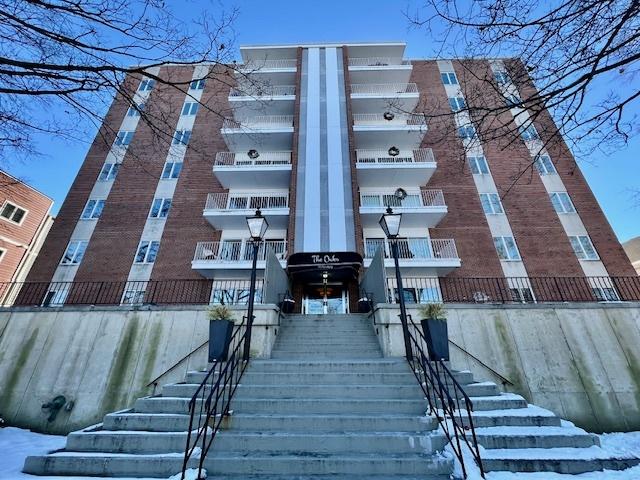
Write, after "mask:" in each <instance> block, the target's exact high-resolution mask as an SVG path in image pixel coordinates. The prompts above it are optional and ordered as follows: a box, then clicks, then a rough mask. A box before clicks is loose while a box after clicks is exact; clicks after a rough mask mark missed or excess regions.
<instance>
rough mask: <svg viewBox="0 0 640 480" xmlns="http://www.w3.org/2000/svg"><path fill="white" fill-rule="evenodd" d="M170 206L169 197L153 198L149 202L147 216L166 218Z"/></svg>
mask: <svg viewBox="0 0 640 480" xmlns="http://www.w3.org/2000/svg"><path fill="white" fill-rule="evenodd" d="M170 208H171V199H170V198H154V199H153V203H152V204H151V211H150V212H149V217H151V218H166V217H167V215H169V209H170Z"/></svg>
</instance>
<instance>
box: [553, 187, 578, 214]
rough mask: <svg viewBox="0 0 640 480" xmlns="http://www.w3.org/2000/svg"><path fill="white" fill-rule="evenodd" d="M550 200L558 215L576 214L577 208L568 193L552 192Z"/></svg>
mask: <svg viewBox="0 0 640 480" xmlns="http://www.w3.org/2000/svg"><path fill="white" fill-rule="evenodd" d="M549 198H550V199H551V204H552V205H553V209H554V210H555V211H556V213H576V208H575V207H574V206H573V202H572V201H571V198H569V194H568V193H567V192H552V193H550V194H549Z"/></svg>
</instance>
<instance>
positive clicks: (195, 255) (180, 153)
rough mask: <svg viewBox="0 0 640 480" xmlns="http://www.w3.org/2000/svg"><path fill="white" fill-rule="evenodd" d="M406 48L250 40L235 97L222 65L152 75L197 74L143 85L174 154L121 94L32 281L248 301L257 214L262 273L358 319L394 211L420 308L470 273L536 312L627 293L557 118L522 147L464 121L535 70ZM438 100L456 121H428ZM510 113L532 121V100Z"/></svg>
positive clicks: (605, 228) (125, 297)
mask: <svg viewBox="0 0 640 480" xmlns="http://www.w3.org/2000/svg"><path fill="white" fill-rule="evenodd" d="M404 48H405V45H404V44H402V43H371V44H348V45H343V44H327V45H293V46H292V45H285V46H247V47H242V48H241V53H242V60H243V65H242V66H240V67H239V68H238V69H237V70H236V71H235V74H236V77H235V78H236V82H237V84H236V86H235V87H230V86H228V84H225V83H222V82H216V81H214V80H213V79H207V80H206V81H205V80H201V79H204V78H205V77H207V74H208V72H209V68H210V67H209V66H207V65H199V66H196V67H195V68H194V67H163V68H156V69H153V70H150V72H149V73H150V74H151V75H157V76H159V77H161V78H168V77H169V76H171V77H172V78H173V79H175V78H179V79H182V80H183V81H186V82H187V84H188V82H189V81H191V84H190V85H189V89H188V91H186V92H185V93H180V92H176V91H175V90H171V91H169V90H170V89H168V87H167V86H165V85H163V84H162V83H158V84H154V82H153V81H152V80H150V79H147V78H145V79H130V82H131V85H132V89H133V90H135V93H134V99H135V103H136V104H138V105H145V108H149V106H152V105H153V104H154V101H156V102H162V106H161V107H162V108H164V109H165V111H166V113H167V117H168V118H169V121H170V122H171V125H172V126H173V127H172V128H174V130H173V131H172V132H170V134H171V135H173V141H172V142H168V143H167V145H164V146H163V144H161V143H154V144H153V146H152V147H149V146H148V145H149V138H150V137H151V136H152V135H153V132H152V131H151V129H150V127H149V126H148V125H147V124H146V123H144V122H141V121H140V116H139V114H137V111H136V109H135V108H131V104H130V102H129V101H127V100H125V99H124V98H121V97H118V98H116V99H115V100H114V102H113V104H112V106H111V108H110V110H109V112H108V114H107V116H106V118H105V122H104V125H103V127H102V129H101V132H100V134H99V135H98V136H97V137H96V140H95V141H94V143H93V145H92V147H91V149H90V150H89V153H88V154H87V157H86V159H85V161H84V163H83V165H82V167H81V169H80V171H79V173H78V176H77V178H76V180H75V182H74V183H73V186H72V187H71V190H70V192H69V194H68V196H67V198H66V200H65V202H64V204H63V205H62V208H61V210H60V214H59V216H58V219H57V221H56V223H55V225H54V226H53V228H52V231H51V233H50V235H49V237H48V239H47V241H46V243H45V245H44V247H43V255H41V256H40V257H39V258H38V260H37V261H36V263H35V265H34V267H33V269H32V271H31V272H30V274H29V278H28V279H29V281H31V282H40V283H39V285H41V286H40V287H39V290H38V293H37V297H38V301H39V302H40V301H42V302H51V301H53V302H55V303H74V302H75V303H82V301H81V300H78V299H79V298H84V297H83V296H84V295H85V293H86V292H87V291H90V292H93V293H92V294H95V296H96V297H95V298H96V302H98V303H100V302H102V303H114V302H115V303H118V302H123V303H138V302H144V301H154V302H162V301H163V300H164V299H163V297H162V295H160V296H158V295H155V296H154V297H153V298H150V286H151V285H153V287H154V288H156V287H157V286H158V285H160V284H163V285H168V281H169V280H184V281H186V280H190V281H192V282H191V284H190V285H191V287H189V288H191V289H195V290H196V291H197V295H196V296H198V297H199V298H200V300H202V298H204V299H208V300H211V301H214V302H216V301H227V302H242V301H243V300H246V296H247V288H248V286H247V285H248V278H249V271H250V266H251V255H250V249H249V248H248V241H247V239H248V231H247V228H246V220H245V218H246V217H247V216H248V215H253V214H254V213H255V210H256V209H258V208H259V209H260V210H261V212H262V214H263V215H264V216H265V217H266V218H267V221H268V223H269V229H268V231H267V233H266V237H265V241H264V245H263V246H262V247H261V248H260V250H259V261H258V269H259V278H260V276H261V275H262V272H263V271H264V268H265V264H266V260H265V259H266V256H267V254H266V252H269V251H272V252H274V253H275V255H276V257H277V258H278V260H279V261H280V263H281V265H282V267H283V268H287V269H288V272H289V275H290V279H291V282H292V285H291V290H292V294H293V295H294V296H295V298H296V300H297V301H298V302H299V303H298V305H300V308H302V309H303V310H304V311H307V312H315V311H320V310H321V309H322V308H324V309H325V310H326V309H327V305H328V306H329V310H331V311H333V312H340V311H346V310H348V309H349V308H350V307H351V308H352V309H353V308H354V302H355V301H357V298H358V296H359V294H360V293H359V292H358V289H357V278H358V276H359V275H362V272H363V271H364V270H365V269H366V268H367V267H368V265H369V264H370V262H371V261H372V257H373V256H374V254H375V252H376V251H377V250H378V249H379V248H381V249H382V250H383V253H384V255H385V257H386V259H385V266H386V267H387V269H388V270H389V272H391V271H392V267H393V260H392V259H391V258H390V253H389V245H388V241H387V240H386V239H385V236H384V234H383V232H382V229H381V228H380V227H379V225H378V220H379V218H380V216H381V215H382V214H383V213H384V212H385V209H386V207H387V206H391V207H393V208H394V211H396V212H398V213H402V214H403V219H402V227H401V232H400V236H401V240H400V242H399V253H400V265H401V268H402V271H403V276H404V278H405V296H407V298H408V299H409V300H412V301H427V300H434V299H435V300H440V299H442V296H443V292H442V288H441V285H440V284H439V283H438V279H442V278H446V279H463V278H471V277H472V278H478V277H481V278H483V279H497V280H498V281H499V282H502V283H501V284H504V285H506V288H507V293H508V295H512V296H513V297H514V298H515V299H522V300H530V299H531V298H535V297H536V296H537V295H540V292H537V291H536V287H535V285H534V284H536V282H539V279H544V278H551V277H572V278H581V279H583V280H585V279H591V278H596V277H597V278H598V283H597V284H596V283H593V282H592V281H591V280H585V281H587V282H592V283H587V285H589V286H590V288H589V290H590V292H589V295H592V296H593V297H594V299H597V300H615V299H617V297H618V295H619V292H618V289H617V288H616V285H615V283H614V282H613V280H607V279H613V278H617V277H626V276H631V275H635V272H634V270H633V268H632V266H631V264H630V262H629V260H628V258H627V256H626V255H625V252H624V251H623V249H622V247H621V245H620V244H619V242H618V240H617V238H616V236H615V234H614V232H613V230H612V229H611V227H610V225H609V223H608V222H607V219H606V218H605V216H604V214H603V213H602V210H601V209H600V207H599V205H598V203H597V201H596V199H595V198H594V196H593V194H592V192H591V190H590V189H589V186H588V185H587V183H586V181H585V179H584V177H583V176H582V174H581V172H580V170H579V169H578V168H576V165H575V161H574V159H573V157H572V155H571V153H570V151H569V150H568V148H567V147H566V145H565V144H564V143H562V142H549V143H547V142H546V141H545V140H546V139H545V135H549V132H552V131H553V129H555V125H554V124H553V121H552V119H551V116H550V115H549V114H548V113H546V112H544V114H543V115H541V116H539V117H538V118H537V119H536V122H535V123H534V127H530V128H527V129H521V130H522V131H521V136H520V137H519V138H517V139H515V141H514V142H510V143H509V144H508V145H506V146H505V145H502V144H500V143H499V142H498V141H492V140H487V141H485V140H483V138H482V137H481V136H478V135H477V134H476V132H475V130H474V128H473V125H474V118H473V117H472V116H471V115H470V113H469V111H468V110H466V109H464V108H461V106H463V105H464V104H465V101H466V99H465V92H468V91H471V90H472V89H473V87H479V86H481V83H480V82H479V81H478V78H481V77H483V76H485V77H490V78H492V79H494V81H495V85H496V88H495V89H487V92H486V99H488V101H492V102H503V101H504V98H500V94H502V95H503V96H505V97H507V96H509V95H515V96H516V97H517V96H519V95H522V96H523V98H526V97H524V95H523V94H525V93H526V92H524V91H522V90H526V89H531V88H532V87H531V85H530V84H525V85H515V84H514V83H513V82H511V81H510V77H509V74H508V67H509V65H513V64H516V65H517V63H518V62H516V61H513V60H486V61H478V60H473V61H471V60H469V61H467V60H453V61H435V60H405V59H404V58H403V57H404ZM215 68H220V67H215ZM468 72H473V73H474V75H469V73H468ZM232 78H233V77H232ZM474 82H475V83H474ZM256 85H257V86H256ZM185 90H187V89H185ZM425 105H428V106H429V109H430V115H435V116H438V115H444V114H448V115H449V116H445V117H443V118H446V119H448V120H445V121H444V123H446V122H449V123H450V125H449V126H450V127H451V128H450V129H449V130H447V129H446V128H445V127H446V125H444V126H443V124H442V122H441V124H440V125H435V124H431V122H428V121H427V118H428V117H427V116H425V115H424V113H423V111H424V106H425ZM452 109H453V111H454V112H456V111H458V110H459V111H458V112H457V113H455V114H452ZM220 112H227V113H228V114H226V115H221V114H220ZM518 113H520V114H519V115H516V114H518ZM508 115H512V117H513V118H511V119H509V118H507V120H508V121H512V122H519V123H521V122H523V121H524V120H523V119H526V113H524V114H523V113H522V111H521V109H520V107H519V106H517V105H514V106H513V107H512V109H511V113H508ZM513 115H515V116H513ZM429 118H432V117H431V116H430V117H429ZM515 126H516V127H518V126H519V125H518V124H516V125H515ZM103 138H107V139H109V141H108V142H107V143H105V142H104V140H103ZM169 143H171V144H170V145H169ZM461 158H466V161H461ZM528 164H529V165H532V167H530V169H529V170H530V174H527V175H524V176H522V178H521V180H520V181H517V182H515V183H514V181H513V179H514V177H515V176H517V175H518V173H519V172H520V171H521V170H522V168H523V165H524V166H526V165H528ZM507 191H508V194H506V192H507ZM314 255H315V256H314ZM315 262H318V263H320V264H322V265H325V264H326V262H329V263H331V262H334V263H335V264H334V265H331V268H329V267H326V268H325V267H321V268H315V267H317V265H314V263H315ZM325 272H326V275H324V277H323V276H322V273H325ZM603 279H604V280H603ZM68 282H73V283H68ZM96 282H100V283H101V285H100V286H97V285H96ZM125 282H127V283H125ZM163 282H164V283H163ZM389 282H390V283H389V285H390V288H391V290H393V282H392V280H389ZM594 282H595V280H594ZM185 284H187V283H185V282H183V283H182V285H185ZM43 285H44V286H43ZM74 289H75V290H74ZM78 289H81V292H82V293H81V294H80V293H78V292H79V291H80V290H78ZM96 289H98V290H96ZM32 293H33V292H32ZM502 293H503V292H501V294H502ZM163 295H164V294H163ZM166 295H169V296H170V295H171V294H169V293H167V294H166ZM473 295H480V297H483V296H486V297H487V299H489V296H488V295H486V292H485V293H483V292H482V291H474V292H473ZM479 300H482V298H480V299H479ZM30 301H33V299H31V300H30Z"/></svg>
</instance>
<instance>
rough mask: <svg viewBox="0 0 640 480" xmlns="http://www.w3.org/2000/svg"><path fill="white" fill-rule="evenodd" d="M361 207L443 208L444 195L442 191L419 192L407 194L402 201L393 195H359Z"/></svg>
mask: <svg viewBox="0 0 640 480" xmlns="http://www.w3.org/2000/svg"><path fill="white" fill-rule="evenodd" d="M360 206H361V207H374V208H375V207H380V208H386V207H394V208H422V207H444V206H445V203H444V194H443V193H442V190H421V191H420V192H409V193H407V196H406V197H405V198H403V199H400V198H398V197H396V195H395V194H394V193H361V194H360Z"/></svg>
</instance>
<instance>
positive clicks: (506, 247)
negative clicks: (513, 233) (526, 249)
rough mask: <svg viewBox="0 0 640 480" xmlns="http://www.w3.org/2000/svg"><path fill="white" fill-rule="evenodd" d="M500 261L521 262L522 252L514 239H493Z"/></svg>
mask: <svg viewBox="0 0 640 480" xmlns="http://www.w3.org/2000/svg"><path fill="white" fill-rule="evenodd" d="M493 244H494V245H495V246H496V251H497V252H498V258H499V259H500V260H520V252H518V247H517V246H516V241H515V240H514V239H513V237H493Z"/></svg>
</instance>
